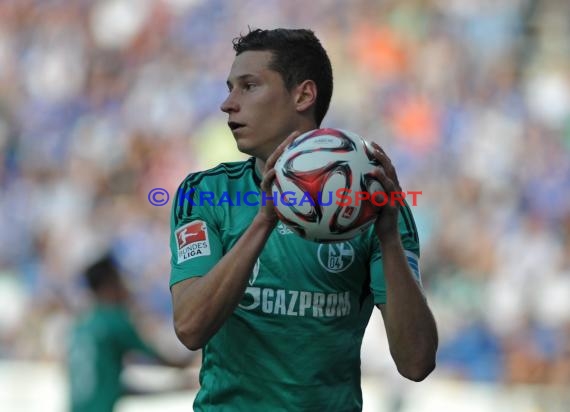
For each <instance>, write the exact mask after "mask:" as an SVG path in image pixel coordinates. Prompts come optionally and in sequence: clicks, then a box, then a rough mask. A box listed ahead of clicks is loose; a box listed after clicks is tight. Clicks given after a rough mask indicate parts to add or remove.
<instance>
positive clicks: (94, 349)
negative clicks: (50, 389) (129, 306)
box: [67, 305, 155, 412]
mask: <svg viewBox="0 0 570 412" xmlns="http://www.w3.org/2000/svg"><path fill="white" fill-rule="evenodd" d="M131 350H138V351H141V352H143V353H145V354H147V355H149V356H155V352H154V351H153V350H152V349H151V348H149V347H148V346H147V345H146V344H145V343H144V342H143V340H142V339H141V338H140V337H139V335H138V333H137V331H136V329H135V327H134V326H133V324H132V323H131V321H130V320H129V317H128V314H127V311H126V310H125V309H124V308H122V307H120V306H110V305H109V306H107V305H99V306H96V307H95V308H94V309H93V310H91V311H90V312H88V313H86V314H85V315H84V316H83V317H82V318H81V319H78V321H77V323H76V324H75V325H74V327H73V329H72V331H71V334H70V336H69V341H68V356H67V366H68V375H69V376H68V377H69V384H70V395H71V400H70V410H71V411H73V412H111V411H112V410H113V407H114V405H115V403H116V402H117V400H118V399H119V397H120V396H121V395H122V393H123V388H122V386H121V382H120V375H121V371H122V369H123V356H124V355H125V353H127V352H129V351H131Z"/></svg>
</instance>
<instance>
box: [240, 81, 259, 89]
mask: <svg viewBox="0 0 570 412" xmlns="http://www.w3.org/2000/svg"><path fill="white" fill-rule="evenodd" d="M255 86H257V85H256V84H255V83H251V82H250V83H246V84H245V85H244V87H243V88H244V89H245V90H252V89H254V88H255Z"/></svg>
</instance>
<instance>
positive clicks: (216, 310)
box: [174, 216, 274, 350]
mask: <svg viewBox="0 0 570 412" xmlns="http://www.w3.org/2000/svg"><path fill="white" fill-rule="evenodd" d="M273 227H274V223H273V224H272V223H271V222H269V221H267V220H265V219H263V218H259V216H258V217H256V218H255V219H254V220H253V222H252V224H251V226H250V227H249V228H248V229H247V230H246V231H245V232H244V234H243V235H242V236H241V237H240V239H239V240H238V241H237V242H236V244H235V245H234V247H232V249H231V250H230V251H229V252H228V253H227V254H226V255H224V257H223V258H222V259H221V260H220V261H219V262H218V264H216V265H215V266H214V267H213V268H212V269H211V270H210V271H209V272H208V273H207V274H206V275H204V276H202V277H199V278H194V279H193V281H192V282H191V283H190V284H188V286H187V287H185V289H184V290H182V291H179V292H178V293H177V296H176V299H175V301H174V324H175V329H176V332H177V335H178V337H179V338H180V340H181V341H182V343H184V344H185V345H186V346H187V347H188V348H190V349H192V350H196V349H199V348H201V347H202V346H204V345H205V344H206V343H207V342H208V340H210V338H211V337H212V336H213V335H214V334H215V333H216V332H217V331H218V330H219V329H220V327H221V326H222V324H223V323H224V322H225V321H226V319H227V318H228V317H229V316H230V315H231V314H232V313H233V311H234V310H235V308H236V307H237V305H238V304H239V302H240V300H241V299H242V297H243V293H244V291H245V288H246V286H247V282H248V279H249V277H250V274H251V271H252V269H253V266H254V264H255V261H256V260H257V258H258V257H259V255H260V253H261V251H262V249H263V247H264V246H265V243H266V241H267V239H268V238H269V236H270V235H271V231H272V230H273Z"/></svg>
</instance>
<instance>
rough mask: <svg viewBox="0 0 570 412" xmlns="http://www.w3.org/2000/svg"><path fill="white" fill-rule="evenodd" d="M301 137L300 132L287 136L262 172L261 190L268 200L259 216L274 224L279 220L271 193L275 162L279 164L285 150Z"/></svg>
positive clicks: (263, 204)
mask: <svg viewBox="0 0 570 412" xmlns="http://www.w3.org/2000/svg"><path fill="white" fill-rule="evenodd" d="M300 135H301V133H300V132H298V131H294V132H293V133H291V134H290V135H289V136H287V138H286V139H285V140H283V142H281V144H280V145H279V146H277V148H276V149H275V150H274V151H273V153H271V155H270V156H269V157H268V158H267V161H266V162H265V168H264V169H263V172H262V173H263V177H262V180H261V190H263V191H264V192H265V195H266V196H265V199H267V200H266V201H261V208H260V209H259V214H260V215H261V216H263V217H264V218H265V219H267V220H269V221H270V222H271V223H273V224H276V223H277V219H278V217H277V214H276V213H275V207H274V206H275V205H274V203H273V200H272V199H273V198H272V196H273V193H272V192H271V186H272V184H273V180H274V179H275V162H277V159H279V156H281V154H283V152H284V151H285V148H286V147H287V146H289V144H290V143H291V142H292V141H293V140H295V139H296V138H297V137H299V136H300Z"/></svg>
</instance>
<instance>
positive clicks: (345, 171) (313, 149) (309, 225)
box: [272, 128, 383, 243]
mask: <svg viewBox="0 0 570 412" xmlns="http://www.w3.org/2000/svg"><path fill="white" fill-rule="evenodd" d="M372 152H373V148H372V147H371V146H370V144H369V143H368V142H367V141H365V140H364V139H363V138H362V137H360V136H358V135H357V134H355V133H352V132H349V131H346V130H340V129H330V128H329V129H316V130H311V131H309V132H306V133H304V134H302V135H301V136H299V137H297V138H296V139H295V140H294V141H293V142H291V144H290V145H289V146H287V148H286V149H285V151H284V152H283V154H282V155H281V156H280V157H279V159H277V162H276V163H275V172H276V174H275V180H274V182H273V188H272V192H273V194H274V199H275V200H276V202H274V204H275V207H276V211H277V215H278V216H279V219H280V220H281V221H282V222H283V223H284V224H285V225H287V226H288V227H289V228H290V229H291V230H292V231H294V232H295V233H297V234H298V235H299V236H301V237H303V238H305V239H308V240H312V241H315V242H322V243H333V242H342V241H345V240H348V239H352V238H353V237H355V236H357V235H358V234H360V233H362V232H364V231H366V230H367V229H368V228H369V227H370V225H372V224H373V223H374V220H375V218H376V214H377V212H378V208H379V206H376V205H374V204H373V203H372V202H371V201H370V199H369V198H367V194H368V196H370V194H372V193H374V192H382V191H383V188H382V185H381V184H380V183H379V182H378V181H377V180H376V179H375V178H374V177H372V176H371V172H372V170H373V169H374V168H376V167H378V162H377V160H376V159H375V158H374V156H373V155H372Z"/></svg>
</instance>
